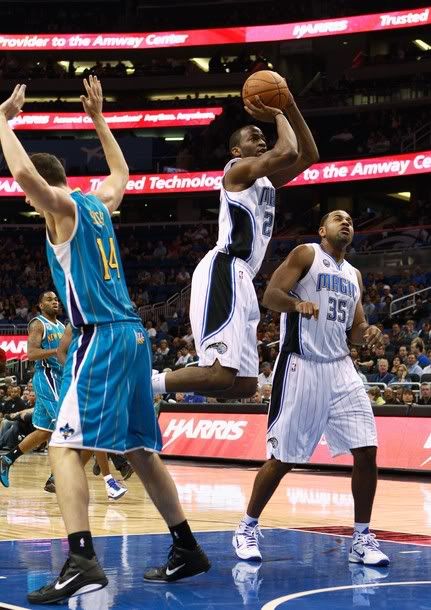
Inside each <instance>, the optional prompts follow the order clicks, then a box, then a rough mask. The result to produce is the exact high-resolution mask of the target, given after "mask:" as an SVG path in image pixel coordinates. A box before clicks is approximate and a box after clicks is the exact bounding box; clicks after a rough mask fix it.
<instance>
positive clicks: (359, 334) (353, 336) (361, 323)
mask: <svg viewBox="0 0 431 610" xmlns="http://www.w3.org/2000/svg"><path fill="white" fill-rule="evenodd" d="M356 274H357V276H358V283H359V289H360V291H361V297H362V293H363V290H364V286H363V283H362V275H361V273H360V272H359V271H358V270H356ZM348 337H349V340H350V342H351V343H354V344H355V345H366V346H367V347H371V348H372V347H378V346H379V345H381V343H382V333H381V332H380V329H379V328H378V327H377V326H374V325H373V324H371V325H370V324H368V322H367V321H366V319H365V314H364V308H363V307H362V300H361V298H360V299H359V301H358V303H357V305H356V309H355V316H354V318H353V324H352V328H351V329H350V331H349V332H348Z"/></svg>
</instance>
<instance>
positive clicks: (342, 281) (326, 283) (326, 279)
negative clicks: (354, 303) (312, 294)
mask: <svg viewBox="0 0 431 610" xmlns="http://www.w3.org/2000/svg"><path fill="white" fill-rule="evenodd" d="M325 288H326V290H328V291H330V292H336V293H338V294H344V295H347V296H349V297H352V299H353V300H355V299H356V294H357V291H358V289H357V287H356V286H355V284H353V283H352V282H351V281H350V280H348V279H347V278H345V277H340V276H339V275H335V274H333V273H319V275H318V276H317V282H316V290H317V291H320V290H323V289H325Z"/></svg>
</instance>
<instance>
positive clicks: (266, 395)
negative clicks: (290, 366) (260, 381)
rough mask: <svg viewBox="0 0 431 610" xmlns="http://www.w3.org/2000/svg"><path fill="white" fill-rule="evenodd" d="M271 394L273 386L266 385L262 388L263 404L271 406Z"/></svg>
mask: <svg viewBox="0 0 431 610" xmlns="http://www.w3.org/2000/svg"><path fill="white" fill-rule="evenodd" d="M271 392H272V385H269V384H266V385H264V386H262V388H261V397H262V403H263V404H264V405H269V403H270V402H271Z"/></svg>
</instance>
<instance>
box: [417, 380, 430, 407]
mask: <svg viewBox="0 0 431 610" xmlns="http://www.w3.org/2000/svg"><path fill="white" fill-rule="evenodd" d="M418 405H431V384H429V383H421V393H420V398H419V400H418Z"/></svg>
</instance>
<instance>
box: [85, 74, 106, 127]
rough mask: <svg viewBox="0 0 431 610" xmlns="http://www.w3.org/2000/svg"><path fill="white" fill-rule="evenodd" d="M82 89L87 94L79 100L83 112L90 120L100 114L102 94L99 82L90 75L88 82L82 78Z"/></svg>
mask: <svg viewBox="0 0 431 610" xmlns="http://www.w3.org/2000/svg"><path fill="white" fill-rule="evenodd" d="M84 87H85V90H86V92H87V96H85V95H81V97H80V99H81V102H82V105H83V106H84V110H85V112H86V113H87V114H88V116H89V117H91V118H93V117H95V116H97V115H99V114H102V107H103V92H102V85H101V84H100V80H99V79H98V78H97V76H93V75H92V74H90V76H89V77H88V81H87V79H86V78H84Z"/></svg>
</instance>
